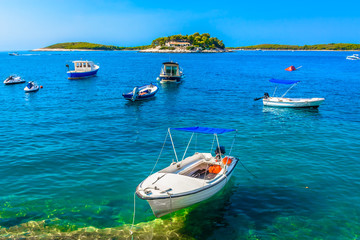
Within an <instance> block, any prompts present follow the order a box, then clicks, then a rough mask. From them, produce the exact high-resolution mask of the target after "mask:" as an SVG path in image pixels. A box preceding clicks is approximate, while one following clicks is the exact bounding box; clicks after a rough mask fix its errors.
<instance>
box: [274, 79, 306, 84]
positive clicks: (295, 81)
mask: <svg viewBox="0 0 360 240" xmlns="http://www.w3.org/2000/svg"><path fill="white" fill-rule="evenodd" d="M269 82H272V83H279V84H294V83H298V82H300V80H284V79H275V78H272V79H270V80H269Z"/></svg>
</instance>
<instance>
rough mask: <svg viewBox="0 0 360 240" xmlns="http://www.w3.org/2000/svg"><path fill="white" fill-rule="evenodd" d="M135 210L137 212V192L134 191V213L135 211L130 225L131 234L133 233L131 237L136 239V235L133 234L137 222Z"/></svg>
mask: <svg viewBox="0 0 360 240" xmlns="http://www.w3.org/2000/svg"><path fill="white" fill-rule="evenodd" d="M135 212H136V192H134V213H133V220H132V224H131V227H130V234H131V239H134V235H133V233H134V232H133V231H132V229H133V227H134V224H135Z"/></svg>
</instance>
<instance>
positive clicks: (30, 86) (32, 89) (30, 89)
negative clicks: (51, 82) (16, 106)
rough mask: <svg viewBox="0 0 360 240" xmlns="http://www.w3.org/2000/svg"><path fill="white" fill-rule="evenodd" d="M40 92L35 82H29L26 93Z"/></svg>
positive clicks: (25, 89)
mask: <svg viewBox="0 0 360 240" xmlns="http://www.w3.org/2000/svg"><path fill="white" fill-rule="evenodd" d="M38 90H39V86H38V85H37V84H36V83H34V82H28V85H26V87H25V88H24V91H25V92H36V91H38Z"/></svg>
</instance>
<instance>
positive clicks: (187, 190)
mask: <svg viewBox="0 0 360 240" xmlns="http://www.w3.org/2000/svg"><path fill="white" fill-rule="evenodd" d="M170 130H177V131H185V132H191V133H192V135H191V138H190V141H189V143H188V145H187V148H186V150H185V152H184V155H183V157H182V159H181V160H179V159H178V156H177V154H176V149H175V146H174V142H173V140H172V137H171V132H170ZM232 131H236V130H235V129H221V128H206V127H189V128H169V129H168V135H166V137H167V136H170V140H171V143H172V146H173V150H174V153H175V158H176V162H174V161H173V162H172V163H171V164H170V166H168V167H166V168H164V169H162V170H160V171H158V172H156V173H154V174H151V173H150V176H149V177H147V178H146V179H145V180H144V181H142V182H141V183H140V184H139V185H138V187H137V188H136V195H137V196H138V197H139V198H141V199H144V200H146V201H147V202H148V203H149V205H150V207H151V209H152V211H153V213H154V215H155V216H156V217H161V216H164V215H166V214H168V213H171V212H174V211H177V210H180V209H182V208H186V207H188V206H191V205H193V204H195V203H198V202H201V201H203V200H206V199H208V198H210V197H212V196H213V195H214V194H216V193H217V192H219V191H220V190H221V189H222V188H223V187H224V186H225V185H226V183H227V182H228V181H229V180H230V177H231V176H232V174H233V172H234V171H233V170H234V169H235V167H236V165H237V163H238V161H239V160H238V159H237V158H235V157H233V156H231V155H230V154H231V150H230V152H229V155H225V148H224V147H223V146H220V145H219V140H218V134H222V133H227V132H232ZM198 133H200V134H210V135H213V136H214V137H213V140H214V141H215V142H217V147H216V150H215V154H216V155H215V157H214V156H212V154H211V153H199V152H196V153H194V154H193V155H192V156H190V157H187V158H185V156H186V152H187V150H188V149H189V145H190V143H191V140H192V138H193V136H194V134H198ZM235 136H236V135H235ZM166 139H167V138H165V142H166ZM215 139H216V140H215ZM234 140H235V139H234ZM210 142H212V143H214V142H213V141H210ZM233 143H234V142H233ZM231 149H232V146H231ZM211 151H212V150H211ZM161 152H162V150H161ZM159 158H160V156H159ZM155 166H156V164H155ZM155 166H154V168H155Z"/></svg>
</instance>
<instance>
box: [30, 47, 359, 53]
mask: <svg viewBox="0 0 360 240" xmlns="http://www.w3.org/2000/svg"><path fill="white" fill-rule="evenodd" d="M29 51H30V52H98V51H138V52H141V53H226V52H237V51H254V52H261V51H284V52H295V51H299V52H309V51H310V52H311V51H312V52H360V50H327V49H323V50H310V49H309V50H304V49H302V50H291V49H261V50H260V51H259V50H255V49H234V48H228V49H225V50H202V51H193V50H187V49H175V50H169V49H156V48H150V49H144V50H132V49H124V50H99V49H64V48H37V49H33V50H29Z"/></svg>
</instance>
